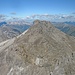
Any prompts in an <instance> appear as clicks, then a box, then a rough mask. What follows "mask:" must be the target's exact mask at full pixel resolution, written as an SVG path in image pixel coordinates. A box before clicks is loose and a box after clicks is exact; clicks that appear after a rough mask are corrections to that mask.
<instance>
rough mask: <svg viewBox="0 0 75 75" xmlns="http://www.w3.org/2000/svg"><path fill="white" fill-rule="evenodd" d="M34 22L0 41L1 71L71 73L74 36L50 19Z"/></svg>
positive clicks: (74, 63) (29, 74) (73, 71)
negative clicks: (54, 24) (17, 35)
mask: <svg viewBox="0 0 75 75" xmlns="http://www.w3.org/2000/svg"><path fill="white" fill-rule="evenodd" d="M33 24H34V25H33V26H32V27H31V28H30V29H29V30H27V32H25V33H24V34H22V35H21V36H19V37H17V38H13V39H10V40H8V41H6V42H3V43H1V44H0V74H1V75H74V74H75V47H74V46H75V38H74V37H70V36H68V35H66V34H65V33H63V32H61V31H59V30H58V29H56V28H55V27H54V26H53V25H52V24H51V23H50V22H47V21H39V20H36V21H34V23H33ZM4 70H5V71H4Z"/></svg>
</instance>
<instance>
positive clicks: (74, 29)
mask: <svg viewBox="0 0 75 75" xmlns="http://www.w3.org/2000/svg"><path fill="white" fill-rule="evenodd" d="M71 23H72V22H71ZM53 25H54V26H55V27H56V28H58V29H59V30H61V31H63V32H64V33H66V34H68V35H70V36H75V25H72V24H70V22H69V23H68V22H62V23H61V22H54V23H53Z"/></svg>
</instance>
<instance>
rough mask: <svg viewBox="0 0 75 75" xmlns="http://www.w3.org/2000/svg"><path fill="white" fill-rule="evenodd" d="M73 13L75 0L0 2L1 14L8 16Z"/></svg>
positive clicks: (3, 0)
mask: <svg viewBox="0 0 75 75" xmlns="http://www.w3.org/2000/svg"><path fill="white" fill-rule="evenodd" d="M71 13H75V0H0V14H4V15H7V16H12V15H14V16H17V17H25V16H29V15H32V14H71Z"/></svg>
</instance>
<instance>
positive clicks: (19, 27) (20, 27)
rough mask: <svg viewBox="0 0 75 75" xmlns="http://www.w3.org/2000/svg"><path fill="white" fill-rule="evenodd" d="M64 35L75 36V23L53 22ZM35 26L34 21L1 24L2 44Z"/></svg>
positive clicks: (0, 39) (0, 35) (0, 38)
mask: <svg viewBox="0 0 75 75" xmlns="http://www.w3.org/2000/svg"><path fill="white" fill-rule="evenodd" d="M52 24H53V25H54V26H55V27H56V28H58V29H59V30H61V31H63V32H64V33H66V34H68V35H71V36H75V22H52ZM32 25H33V21H27V22H26V21H24V20H23V21H11V22H10V21H7V22H1V23H0V42H2V41H4V40H6V39H9V38H13V37H16V36H18V35H19V34H21V33H23V32H24V31H25V30H27V29H29V28H30V27H31V26H32Z"/></svg>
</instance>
